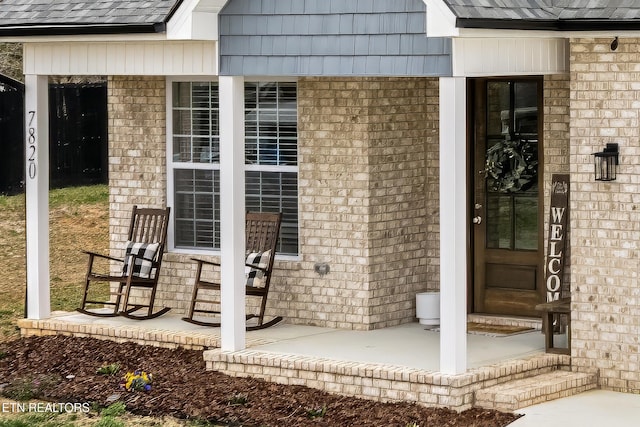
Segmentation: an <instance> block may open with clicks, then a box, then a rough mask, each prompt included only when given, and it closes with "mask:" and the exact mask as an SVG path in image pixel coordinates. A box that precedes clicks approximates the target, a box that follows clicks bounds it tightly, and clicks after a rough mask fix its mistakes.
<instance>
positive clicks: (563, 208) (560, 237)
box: [545, 174, 569, 302]
mask: <svg viewBox="0 0 640 427" xmlns="http://www.w3.org/2000/svg"><path fill="white" fill-rule="evenodd" d="M568 217H569V175H568V174H553V176H552V178H551V207H550V212H549V237H548V239H549V240H548V245H547V261H546V274H545V277H546V281H545V283H546V288H547V302H551V301H557V300H558V299H560V291H561V290H562V279H563V275H564V252H565V247H566V241H567V218H568Z"/></svg>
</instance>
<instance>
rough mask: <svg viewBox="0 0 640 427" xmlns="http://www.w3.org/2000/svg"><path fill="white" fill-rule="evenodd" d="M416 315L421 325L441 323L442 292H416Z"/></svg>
mask: <svg viewBox="0 0 640 427" xmlns="http://www.w3.org/2000/svg"><path fill="white" fill-rule="evenodd" d="M416 317H417V318H418V320H419V321H420V324H421V325H430V326H437V325H439V324H440V292H421V293H419V294H416Z"/></svg>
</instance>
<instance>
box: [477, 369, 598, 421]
mask: <svg viewBox="0 0 640 427" xmlns="http://www.w3.org/2000/svg"><path fill="white" fill-rule="evenodd" d="M597 385H598V378H597V375H596V374H595V373H582V372H570V371H562V370H560V371H553V372H549V373H545V374H540V375H535V376H532V377H528V378H521V379H518V380H513V381H508V382H505V383H502V384H497V385H494V386H491V387H487V388H484V389H481V390H478V391H476V392H475V406H478V407H481V408H487V409H497V410H500V411H515V410H517V409H520V408H524V407H527V406H531V405H535V404H537V403H542V402H548V401H550V400H554V399H559V398H561V397H568V396H573V395H575V394H578V393H582V392H583V391H587V390H591V389H594V388H596V387H597Z"/></svg>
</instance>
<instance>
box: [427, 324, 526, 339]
mask: <svg viewBox="0 0 640 427" xmlns="http://www.w3.org/2000/svg"><path fill="white" fill-rule="evenodd" d="M426 330H428V331H433V332H440V327H439V326H438V327H435V328H427V329H426ZM534 330H535V329H534V328H530V327H528V326H513V325H490V324H487V323H477V322H467V333H468V334H473V335H485V336H488V337H509V336H511V335H518V334H524V333H527V332H532V331H534Z"/></svg>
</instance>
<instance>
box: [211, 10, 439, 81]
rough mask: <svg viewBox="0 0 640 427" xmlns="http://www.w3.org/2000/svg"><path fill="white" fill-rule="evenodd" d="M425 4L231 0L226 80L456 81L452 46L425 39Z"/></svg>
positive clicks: (223, 50)
mask: <svg viewBox="0 0 640 427" xmlns="http://www.w3.org/2000/svg"><path fill="white" fill-rule="evenodd" d="M425 26H426V7H425V5H424V2H423V1H422V0H393V1H390V0H262V1H259V2H258V1H254V0H229V3H227V5H226V6H225V8H224V9H223V10H222V11H221V13H220V73H221V74H223V75H281V76H287V75H291V76H301V75H335V76H345V75H400V76H402V75H420V76H424V75H430V76H436V75H450V74H451V42H450V41H449V40H442V39H427V37H426V28H425Z"/></svg>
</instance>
